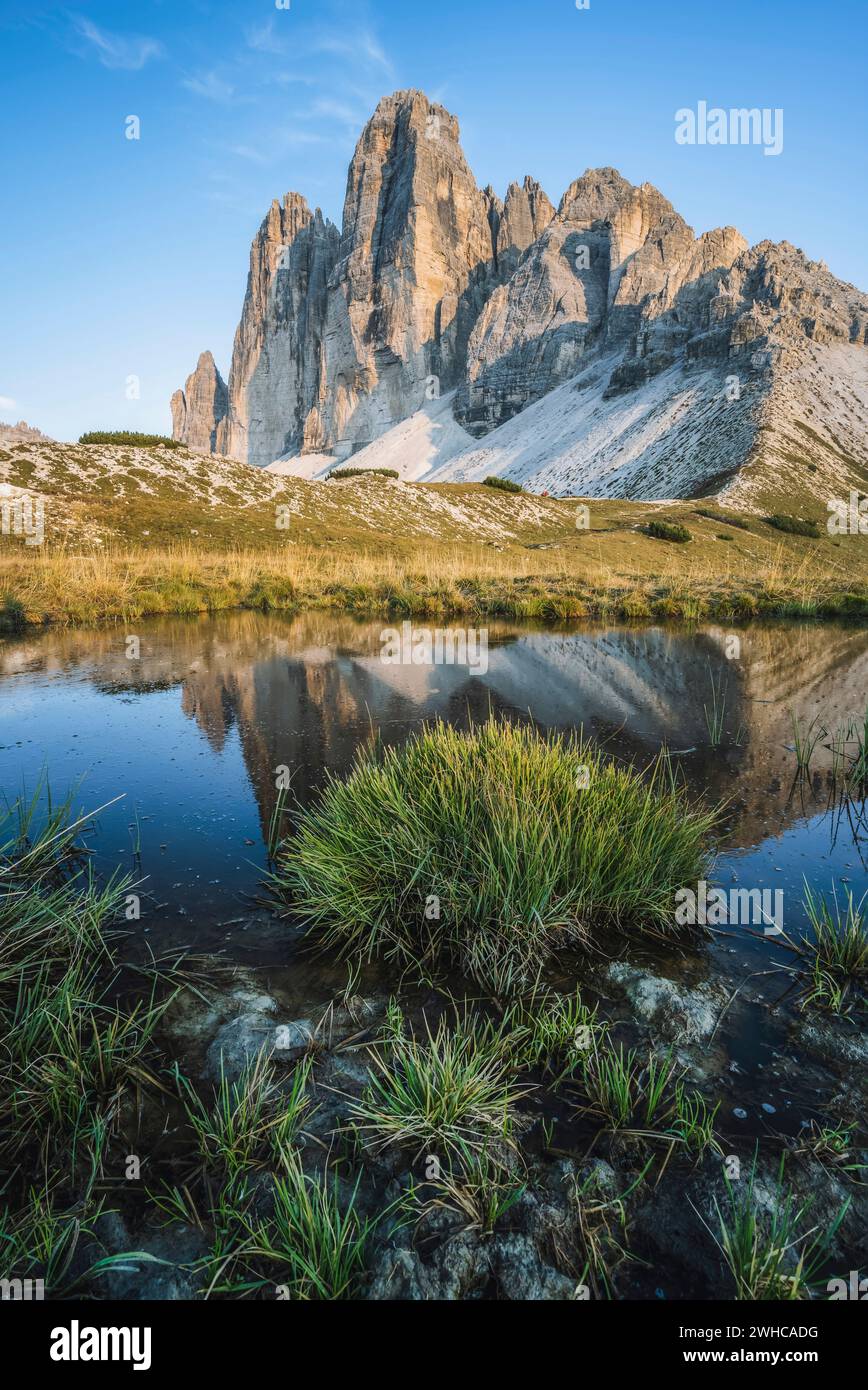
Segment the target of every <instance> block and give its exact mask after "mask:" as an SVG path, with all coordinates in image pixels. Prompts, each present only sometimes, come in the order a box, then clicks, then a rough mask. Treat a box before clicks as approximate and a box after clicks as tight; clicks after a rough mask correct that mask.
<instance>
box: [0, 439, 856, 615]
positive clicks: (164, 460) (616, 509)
mask: <svg viewBox="0 0 868 1390" xmlns="http://www.w3.org/2000/svg"><path fill="white" fill-rule="evenodd" d="M0 483H4V484H7V485H11V488H12V489H13V491H14V490H16V489H26V490H28V491H29V492H30V494H31V495H32V496H33V497H34V498H35V499H39V500H41V502H42V504H43V509H44V523H45V543H44V544H43V545H41V546H32V547H30V546H25V545H24V543H23V540H22V539H21V538H20V537H16V536H3V537H0V602H5V605H6V608H5V611H6V614H7V617H6V622H7V625H8V624H9V623H10V622H11V621H13V618H12V616H10V615H14V614H17V615H18V616H17V618H15V621H17V622H19V623H20V622H21V621H23V620H24V619H26V620H27V621H30V622H42V621H94V620H99V619H104V618H118V617H129V616H134V615H138V614H140V613H147V612H167V611H181V612H184V611H190V612H198V611H208V610H209V609H214V608H225V607H231V606H234V605H238V604H252V605H256V606H266V607H267V606H274V607H292V606H299V605H302V604H310V603H320V604H322V603H328V604H331V605H334V606H343V607H350V608H356V609H358V610H359V611H366V612H370V611H389V612H400V611H405V610H406V611H408V612H413V611H417V610H418V611H422V612H424V611H430V612H494V611H498V612H504V613H508V614H511V613H515V614H520V613H534V614H536V615H542V616H550V617H558V616H563V617H568V616H578V615H580V614H582V613H604V614H609V613H611V614H615V615H618V616H628V617H629V616H636V617H642V616H648V615H655V616H681V617H685V616H686V617H694V616H701V615H702V613H720V614H728V613H732V614H734V615H736V616H738V615H740V614H741V615H750V614H752V613H757V612H808V613H810V612H831V611H840V612H848V613H852V614H859V615H861V614H865V615H868V554H866V552H868V546H866V544H865V537H864V536H862V537H860V536H843V537H832V536H829V535H828V533H827V531H826V525H825V522H826V517H825V516H824V515H823V514H822V512H821V510H820V508H819V506H818V504H817V503H816V501H815V500H813V501H811V500H809V499H808V498H805V499H804V502H805V506H804V510H803V511H800V509H799V499H798V498H794V497H790V498H787V499H786V504H787V506H788V507H789V508H790V513H788V514H793V515H795V516H798V517H801V518H802V519H805V520H808V521H813V522H814V523H816V528H817V536H816V537H814V536H810V535H808V536H806V535H800V534H796V533H789V532H787V531H781V530H780V529H778V528H776V527H774V526H772V525H770V524H769V523H768V522H766V521H765V520H764V519H763V518H762V517H758V516H756V515H755V514H754V515H741V516H740V515H739V514H738V513H736V512H733V511H732V510H730V509H726V508H722V507H721V506H720V505H719V503H718V502H717V501H716V500H715V499H714V498H710V499H709V498H706V499H702V500H696V499H694V500H692V501H678V502H667V503H660V502H655V503H632V502H627V501H621V500H617V501H598V500H593V501H589V502H588V503H587V504H586V505H587V511H585V510H584V508H585V504H584V503H582V502H581V500H580V499H568V498H567V499H556V498H549V497H536V496H532V495H529V494H520V495H518V494H517V495H511V494H509V493H504V492H501V491H499V490H497V489H492V488H488V487H485V486H483V485H482V484H479V483H464V484H434V483H429V484H425V483H404V482H399V481H397V480H394V479H391V478H384V477H373V476H370V477H356V478H350V479H347V480H346V481H335V480H333V481H331V482H329V483H328V484H324V483H312V482H306V481H303V480H300V479H296V478H291V477H283V476H279V475H275V474H271V473H266V472H263V471H261V470H258V469H255V468H251V467H249V466H248V465H246V464H241V463H237V462H234V461H233V460H229V459H211V458H203V457H201V456H200V455H198V454H193V453H190V452H188V451H187V450H186V449H173V450H169V449H165V448H153V449H140V448H127V447H118V446H107V445H63V444H40V443H36V444H34V443H19V444H13V445H7V446H5V447H3V448H2V449H0ZM652 521H654V522H658V523H659V522H663V523H667V524H665V525H663V526H660V525H656V526H654V527H650V526H649V523H650V522H652ZM671 528H674V530H672V529H671ZM681 528H686V530H687V532H688V533H689V539H686V540H685V538H684V535H683V532H682V531H681ZM807 529H810V528H807ZM655 533H656V534H655ZM676 534H678V535H680V537H681V538H680V540H677V541H676V540H675V539H674V537H675V535H676ZM670 537H671V538H670ZM22 614H23V615H24V617H23V618H22Z"/></svg>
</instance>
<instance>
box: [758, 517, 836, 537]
mask: <svg viewBox="0 0 868 1390" xmlns="http://www.w3.org/2000/svg"><path fill="white" fill-rule="evenodd" d="M763 521H764V522H765V523H766V525H767V526H774V528H775V530H776V531H785V532H786V533H787V535H790V536H810V537H811V539H812V540H815V541H818V540H819V539H820V537H821V535H822V532H821V531H820V528H819V526H818V525H817V523H816V521H805V520H803V519H802V518H801V517H798V516H788V515H787V514H786V513H784V512H776V513H775V515H774V516H765V517H763Z"/></svg>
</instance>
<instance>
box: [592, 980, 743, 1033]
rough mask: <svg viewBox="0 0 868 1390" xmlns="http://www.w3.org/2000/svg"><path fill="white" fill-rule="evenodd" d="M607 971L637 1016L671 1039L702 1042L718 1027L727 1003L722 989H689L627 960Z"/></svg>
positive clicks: (707, 986)
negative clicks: (629, 963)
mask: <svg viewBox="0 0 868 1390" xmlns="http://www.w3.org/2000/svg"><path fill="white" fill-rule="evenodd" d="M606 973H607V978H608V979H609V980H610V981H611V983H612V984H614V985H617V986H618V987H619V988H620V989H622V990H623V991H624V993H625V995H626V996H627V999H628V1001H629V1003H630V1005H631V1007H632V1009H633V1011H634V1013H635V1015H636V1017H637V1018H638V1019H640V1020H641V1021H642V1022H643V1023H647V1024H651V1025H653V1027H654V1028H656V1029H657V1030H658V1031H659V1032H660V1033H661V1034H663V1035H664V1036H665V1037H667V1038H669V1039H671V1041H672V1042H676V1043H695V1042H703V1041H705V1040H706V1039H708V1038H710V1037H711V1036H712V1034H713V1033H714V1031H715V1029H716V1028H717V1025H718V1022H719V1020H720V1017H721V1011H722V1009H723V1007H724V1004H725V1002H726V1001H725V995H724V994H723V991H722V990H719V989H716V988H714V987H713V986H711V985H699V986H697V988H696V989H687V988H686V987H685V986H684V985H679V984H676V983H675V982H674V981H673V980H667V979H665V978H664V977H663V976H660V975H652V974H651V972H650V971H649V970H642V969H640V968H639V967H637V966H633V965H628V964H627V962H626V961H613V963H612V964H611V965H610V966H609V969H608V971H607V972H606Z"/></svg>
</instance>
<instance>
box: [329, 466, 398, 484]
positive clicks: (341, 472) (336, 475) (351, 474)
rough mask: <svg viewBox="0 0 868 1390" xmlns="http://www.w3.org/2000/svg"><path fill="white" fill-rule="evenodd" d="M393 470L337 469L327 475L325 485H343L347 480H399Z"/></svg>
mask: <svg viewBox="0 0 868 1390" xmlns="http://www.w3.org/2000/svg"><path fill="white" fill-rule="evenodd" d="M400 476H401V475H400V473H397V472H396V471H395V469H394V468H339V469H336V470H335V471H334V472H333V473H329V475H328V477H327V478H326V482H327V483H345V482H346V481H347V479H348V478H400Z"/></svg>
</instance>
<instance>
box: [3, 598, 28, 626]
mask: <svg viewBox="0 0 868 1390" xmlns="http://www.w3.org/2000/svg"><path fill="white" fill-rule="evenodd" d="M26 626H27V612H26V610H25V607H24V604H23V603H22V602H21V600H20V599H17V598H14V597H13V596H12V594H4V595H3V602H2V605H0V632H23V631H24V629H25V628H26Z"/></svg>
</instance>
